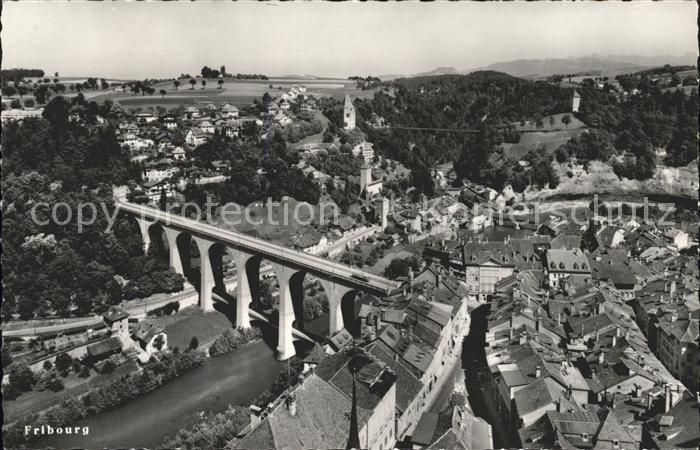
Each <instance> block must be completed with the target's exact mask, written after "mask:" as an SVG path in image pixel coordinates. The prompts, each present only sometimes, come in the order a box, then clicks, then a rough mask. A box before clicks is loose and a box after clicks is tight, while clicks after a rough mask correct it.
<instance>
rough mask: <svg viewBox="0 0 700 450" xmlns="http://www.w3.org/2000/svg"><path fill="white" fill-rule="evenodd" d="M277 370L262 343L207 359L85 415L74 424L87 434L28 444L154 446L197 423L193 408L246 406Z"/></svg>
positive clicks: (260, 391)
mask: <svg viewBox="0 0 700 450" xmlns="http://www.w3.org/2000/svg"><path fill="white" fill-rule="evenodd" d="M281 369H282V364H281V363H280V362H278V361H277V360H276V359H275V357H274V355H273V353H272V350H270V348H269V347H268V346H267V345H266V344H265V343H264V342H262V341H260V342H256V343H253V344H250V345H247V346H245V347H243V348H240V349H238V350H236V351H234V352H231V353H229V354H226V355H223V356H219V357H216V358H210V359H209V360H208V361H207V363H206V364H205V365H204V366H202V367H198V368H196V369H193V370H191V371H189V372H187V373H185V374H184V375H182V376H180V377H178V378H176V379H174V380H172V381H170V382H168V383H166V384H165V385H163V386H161V387H160V388H158V389H156V390H155V391H153V392H149V393H148V394H146V395H144V396H143V397H140V398H138V399H135V400H132V401H130V402H128V403H126V404H124V406H122V407H120V408H117V409H115V410H113V411H108V412H105V413H102V414H98V415H96V416H92V417H88V418H87V419H85V420H83V421H82V422H80V423H77V424H72V425H77V426H81V427H82V426H87V427H90V428H89V429H90V432H89V434H88V435H87V436H82V435H72V436H61V437H57V436H53V437H51V438H48V437H47V438H42V439H40V440H37V441H36V442H32V447H37V448H43V447H56V448H72V447H83V448H105V447H106V448H122V447H127V448H128V447H151V448H153V447H158V446H160V445H161V444H162V443H163V440H164V439H165V438H166V437H167V436H173V435H174V434H175V433H177V431H178V430H179V429H181V428H184V427H188V426H191V425H193V424H195V423H197V422H199V421H200V417H199V412H200V411H203V410H206V411H213V412H221V411H224V410H225V409H226V407H227V406H228V405H229V404H232V405H235V404H238V405H248V404H250V402H251V401H252V400H253V399H255V398H256V397H257V396H258V395H260V394H261V393H262V392H263V391H265V390H266V389H267V388H268V387H270V386H271V385H272V382H273V381H274V379H275V377H276V376H277V374H278V373H279V372H280V370H281Z"/></svg>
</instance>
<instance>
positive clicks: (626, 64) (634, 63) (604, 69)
mask: <svg viewBox="0 0 700 450" xmlns="http://www.w3.org/2000/svg"><path fill="white" fill-rule="evenodd" d="M664 64H670V65H672V66H678V65H695V64H697V55H695V54H693V53H690V52H689V53H685V54H683V55H680V56H679V55H657V56H640V55H610V56H601V55H589V56H581V57H578V58H551V59H518V60H515V61H502V62H497V63H494V64H490V65H488V66H485V67H478V68H474V69H470V70H461V71H458V70H457V69H455V68H454V67H438V68H437V69H435V70H432V71H430V72H422V73H415V74H410V75H397V74H385V75H379V78H380V79H382V80H393V79H395V78H399V77H409V78H413V77H422V76H431V75H454V74H466V73H470V72H474V71H476V70H496V71H499V72H505V73H507V74H510V75H513V76H516V77H522V78H537V77H547V76H550V75H554V74H578V73H581V74H584V73H596V72H599V73H608V74H609V73H623V72H632V71H637V70H642V69H646V68H650V67H659V66H663V65H664Z"/></svg>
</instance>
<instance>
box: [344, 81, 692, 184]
mask: <svg viewBox="0 0 700 450" xmlns="http://www.w3.org/2000/svg"><path fill="white" fill-rule="evenodd" d="M618 79H619V82H620V84H623V83H624V88H625V89H630V90H631V89H634V88H636V89H639V91H640V94H639V95H631V96H628V97H622V96H621V95H620V94H619V92H618V93H616V92H614V89H613V88H612V85H610V84H607V85H606V86H605V88H604V89H600V88H599V87H596V86H595V84H594V83H593V82H592V81H590V82H586V83H583V84H582V85H580V86H579V87H577V90H578V92H579V93H580V95H581V97H582V99H581V108H580V112H579V113H573V114H574V115H575V116H576V117H577V118H579V119H580V120H582V121H583V122H584V123H585V124H587V125H588V126H589V131H590V133H585V134H583V135H581V136H580V137H579V138H572V139H571V140H570V141H569V142H568V143H567V144H565V145H563V146H562V147H560V148H559V149H557V151H556V152H555V155H554V157H555V158H556V160H557V161H558V162H566V161H569V160H570V159H571V157H573V156H575V157H576V159H577V161H579V162H583V163H586V162H587V161H590V160H600V161H604V162H608V163H610V164H611V165H612V166H613V168H614V169H615V171H616V173H617V174H618V175H619V176H625V177H628V178H637V179H645V178H648V177H650V176H652V175H653V173H654V169H655V167H656V156H655V155H656V153H655V149H665V150H666V151H667V154H668V156H667V157H666V160H665V163H666V164H668V165H671V166H682V165H687V164H688V163H689V162H691V161H692V160H694V159H695V158H696V157H697V122H696V114H697V110H698V99H697V92H695V91H694V92H693V93H692V94H691V95H689V96H688V95H685V94H684V93H683V92H668V91H667V92H664V91H662V90H661V89H660V87H659V86H657V85H656V84H655V83H654V82H652V81H651V80H650V79H649V78H648V77H647V76H633V75H631V76H623V77H618ZM384 87H385V88H388V89H382V90H381V91H379V92H378V93H376V94H375V95H374V98H372V99H370V100H357V101H356V102H355V103H356V109H357V114H358V121H357V122H358V124H359V126H360V127H361V128H362V130H363V131H364V132H365V133H366V134H367V135H368V140H369V141H371V142H374V143H375V148H376V149H377V151H378V153H379V154H382V155H385V156H388V157H390V158H392V159H396V160H398V161H400V162H401V163H403V164H404V165H406V166H407V167H409V168H411V169H415V170H420V168H423V169H425V168H426V167H428V168H429V167H432V166H434V165H435V164H439V163H442V162H447V161H453V162H454V163H455V170H456V171H457V174H458V176H459V177H460V178H467V179H469V180H471V181H475V182H480V183H484V184H488V185H490V186H493V187H495V188H500V187H502V186H503V185H504V184H505V183H510V184H512V185H513V186H514V188H516V190H521V189H524V188H525V187H526V186H527V185H532V186H536V187H537V186H543V185H545V184H549V185H550V187H553V186H556V184H557V183H558V179H557V176H556V174H555V173H554V171H553V169H552V168H551V163H550V162H551V160H550V158H552V156H550V155H548V154H547V153H546V152H544V151H543V149H536V150H534V151H531V152H530V153H529V154H528V155H526V157H525V158H523V159H524V160H525V161H527V162H528V163H529V164H530V168H529V169H527V170H523V169H521V168H519V166H518V165H516V164H515V161H511V160H509V159H508V158H507V157H505V158H504V157H503V155H502V154H500V155H499V151H498V147H499V146H500V144H501V143H503V142H518V140H519V134H518V133H516V132H515V131H514V127H513V126H512V124H513V123H517V122H522V121H525V120H529V121H531V122H533V123H542V121H543V118H545V117H546V116H549V115H553V114H558V113H567V112H570V111H571V99H572V95H573V88H564V87H560V86H559V85H558V84H553V83H551V82H548V81H534V82H533V81H528V80H524V79H520V78H516V77H512V76H509V75H506V74H503V73H499V72H493V71H482V72H474V73H472V74H469V75H443V76H433V77H419V78H409V79H399V80H395V81H392V82H388V83H385V86H384ZM377 117H380V118H382V119H383V120H384V121H385V123H386V124H387V125H388V127H374V126H370V125H369V123H371V122H373V121H374V120H375V119H376V118H377ZM453 130H454V131H453ZM494 156H495V157H494ZM419 176H420V174H419ZM419 184H421V185H425V183H419Z"/></svg>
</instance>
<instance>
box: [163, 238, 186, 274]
mask: <svg viewBox="0 0 700 450" xmlns="http://www.w3.org/2000/svg"><path fill="white" fill-rule="evenodd" d="M163 231H165V236H166V237H167V238H168V249H169V250H170V267H172V268H173V270H174V271H175V272H176V273H179V274H180V275H182V276H184V275H185V271H184V270H183V268H182V258H181V257H180V249H179V248H178V247H177V237H178V236H179V235H180V234H181V231H178V230H175V229H173V228H168V227H165V226H164V227H163Z"/></svg>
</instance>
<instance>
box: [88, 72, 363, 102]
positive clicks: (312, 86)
mask: <svg viewBox="0 0 700 450" xmlns="http://www.w3.org/2000/svg"><path fill="white" fill-rule="evenodd" d="M195 81H197V84H196V85H195V86H194V89H192V86H191V85H190V84H189V79H181V80H180V86H179V88H178V89H175V86H174V85H173V83H172V81H164V82H161V83H156V84H154V85H152V86H151V87H153V89H155V91H156V93H155V94H153V95H150V96H143V95H134V94H133V93H131V92H126V93H117V92H107V93H102V94H100V95H97V96H95V97H93V98H92V99H91V100H94V101H97V102H100V101H104V100H107V99H110V100H114V101H116V102H118V103H119V104H121V105H122V106H124V107H125V108H129V107H132V108H147V107H156V106H165V107H174V106H177V105H184V106H189V105H196V104H201V103H212V102H213V103H216V104H222V103H231V104H233V105H235V106H237V107H239V108H240V107H245V106H247V105H250V104H251V103H252V102H253V100H255V99H260V98H262V96H263V94H265V92H268V93H270V94H271V95H273V96H274V95H275V93H279V94H281V93H283V92H287V91H288V90H289V88H290V87H291V86H294V85H301V86H305V87H306V88H307V92H306V93H307V94H309V95H313V96H316V97H334V98H337V99H342V98H343V97H344V96H345V94H349V95H351V96H352V97H354V98H357V97H360V98H367V97H372V96H373V95H374V92H375V91H376V90H366V91H363V90H360V89H356V87H355V82H354V81H351V80H342V79H323V80H302V79H294V78H288V79H285V78H273V79H270V80H224V83H223V85H222V86H221V89H219V85H218V82H217V81H218V80H215V79H208V80H206V82H207V84H206V88H205V89H202V84H201V82H202V79H201V78H197V79H196V80H195ZM161 89H163V90H165V91H166V94H165V96H164V98H163V97H162V96H161V95H160V94H159V92H160V90H161Z"/></svg>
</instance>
